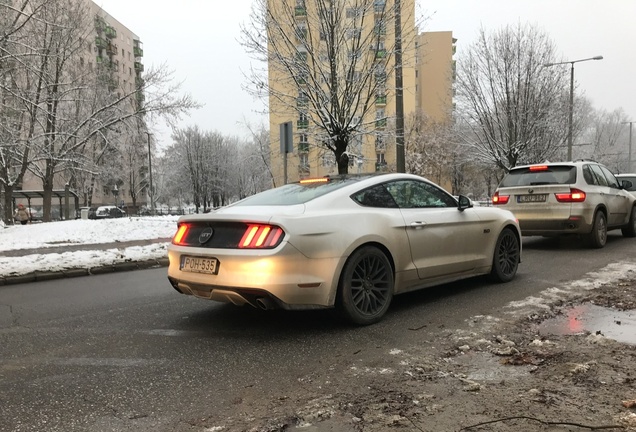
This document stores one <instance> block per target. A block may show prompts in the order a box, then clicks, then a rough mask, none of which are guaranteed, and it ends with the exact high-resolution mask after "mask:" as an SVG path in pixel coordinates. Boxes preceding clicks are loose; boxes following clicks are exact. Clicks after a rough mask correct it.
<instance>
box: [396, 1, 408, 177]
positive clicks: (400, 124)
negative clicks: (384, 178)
mask: <svg viewBox="0 0 636 432" xmlns="http://www.w3.org/2000/svg"><path fill="white" fill-rule="evenodd" d="M400 3H401V0H395V164H396V169H397V172H400V173H403V172H406V161H405V157H404V89H403V86H404V84H403V82H402V81H403V80H402V9H401V8H402V6H401V4H400Z"/></svg>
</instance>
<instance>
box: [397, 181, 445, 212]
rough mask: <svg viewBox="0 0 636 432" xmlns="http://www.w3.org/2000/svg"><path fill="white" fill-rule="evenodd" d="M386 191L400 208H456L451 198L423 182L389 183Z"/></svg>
mask: <svg viewBox="0 0 636 432" xmlns="http://www.w3.org/2000/svg"><path fill="white" fill-rule="evenodd" d="M387 190H388V191H389V193H390V194H391V195H392V196H393V198H394V199H395V201H396V202H397V203H398V205H399V206H400V208H431V207H457V202H456V201H455V199H454V198H453V197H452V196H450V195H449V194H447V193H446V192H444V191H443V190H441V189H439V188H438V187H436V186H433V185H430V184H428V183H425V182H420V181H411V180H402V181H396V182H391V183H388V184H387Z"/></svg>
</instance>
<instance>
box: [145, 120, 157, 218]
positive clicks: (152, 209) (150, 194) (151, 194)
mask: <svg viewBox="0 0 636 432" xmlns="http://www.w3.org/2000/svg"><path fill="white" fill-rule="evenodd" d="M146 135H148V176H149V177H150V190H149V191H148V197H149V198H150V214H151V215H152V216H154V215H155V200H154V199H153V198H154V194H155V191H154V190H153V188H152V151H151V150H150V135H152V134H151V133H150V132H146Z"/></svg>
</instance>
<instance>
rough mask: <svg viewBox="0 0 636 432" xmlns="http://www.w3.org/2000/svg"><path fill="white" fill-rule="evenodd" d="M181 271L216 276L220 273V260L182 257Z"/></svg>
mask: <svg viewBox="0 0 636 432" xmlns="http://www.w3.org/2000/svg"><path fill="white" fill-rule="evenodd" d="M179 269H180V270H181V271H184V272H190V273H205V274H212V275H215V274H217V273H218V272H219V260H217V259H216V258H201V257H193V256H187V255H181V264H180V265H179Z"/></svg>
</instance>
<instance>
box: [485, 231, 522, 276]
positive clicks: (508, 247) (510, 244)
mask: <svg viewBox="0 0 636 432" xmlns="http://www.w3.org/2000/svg"><path fill="white" fill-rule="evenodd" d="M520 253H521V246H520V243H519V238H518V237H517V236H516V235H515V233H514V232H513V231H512V230H511V229H510V228H505V229H504V230H503V231H501V233H500V234H499V237H498V238H497V243H495V251H494V253H493V257H492V269H491V270H490V278H491V279H492V280H494V281H495V282H510V281H511V280H512V279H513V278H514V277H515V275H516V274H517V268H518V267H519V256H520Z"/></svg>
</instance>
